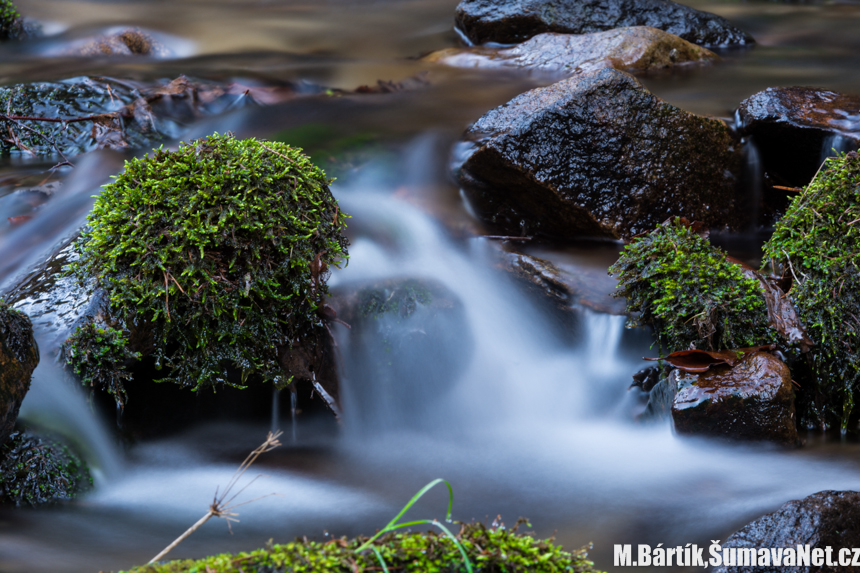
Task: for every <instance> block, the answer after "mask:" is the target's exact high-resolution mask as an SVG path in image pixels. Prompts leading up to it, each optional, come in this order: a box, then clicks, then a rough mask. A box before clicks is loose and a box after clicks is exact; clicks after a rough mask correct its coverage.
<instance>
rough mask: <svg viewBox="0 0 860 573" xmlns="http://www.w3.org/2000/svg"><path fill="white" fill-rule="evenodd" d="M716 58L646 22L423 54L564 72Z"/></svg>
mask: <svg viewBox="0 0 860 573" xmlns="http://www.w3.org/2000/svg"><path fill="white" fill-rule="evenodd" d="M716 59H718V56H717V55H716V54H714V53H713V52H711V51H710V50H707V49H705V48H702V47H700V46H697V45H695V44H692V43H690V42H688V41H686V40H683V39H681V38H679V37H678V36H675V35H673V34H669V33H667V32H664V31H662V30H658V29H657V28H650V27H647V26H635V27H629V28H618V29H614V30H607V31H605V32H595V33H592V34H577V35H573V34H553V33H546V34H538V35H537V36H534V37H533V38H531V39H529V40H527V41H525V42H523V43H522V44H518V45H516V46H514V47H512V48H506V49H493V48H487V47H477V48H462V49H461V48H451V49H447V50H442V51H439V52H434V53H432V54H430V55H429V56H427V57H426V58H425V60H427V61H433V62H439V63H442V64H446V65H449V66H455V67H463V68H472V67H474V68H500V67H516V68H524V69H529V70H540V71H545V72H558V73H561V74H566V75H573V74H577V73H582V72H591V71H596V70H599V69H602V68H616V69H619V70H627V71H645V70H649V69H657V68H670V67H673V66H676V65H680V64H686V63H692V62H708V61H713V60H716Z"/></svg>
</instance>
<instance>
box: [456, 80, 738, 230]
mask: <svg viewBox="0 0 860 573" xmlns="http://www.w3.org/2000/svg"><path fill="white" fill-rule="evenodd" d="M465 139H466V140H469V141H471V142H474V146H475V147H474V151H473V152H472V154H471V155H469V157H468V158H467V159H466V161H465V163H464V164H463V167H462V169H461V170H460V172H459V178H460V183H461V185H462V186H463V188H464V190H465V191H466V193H467V195H468V197H469V199H470V201H471V203H472V207H473V209H474V211H475V213H476V214H477V215H478V216H479V217H481V218H482V219H484V220H485V221H486V222H488V223H490V224H491V225H493V226H494V227H495V228H497V229H499V230H500V231H501V232H504V234H508V235H544V236H549V237H553V238H557V239H562V240H569V239H573V238H577V237H583V236H586V237H587V236H592V237H610V238H614V239H617V238H627V237H631V236H633V235H636V234H638V233H640V232H643V231H648V230H651V229H653V228H654V227H656V226H657V225H658V224H659V223H661V222H662V221H665V220H666V219H668V218H669V217H675V216H680V217H687V218H688V219H690V220H697V221H701V222H703V223H704V224H706V225H708V226H711V227H722V226H728V227H732V228H737V227H739V226H741V225H743V224H744V222H745V221H744V217H743V216H742V212H741V214H740V215H739V209H738V205H737V203H738V202H739V201H738V197H737V173H739V171H740V168H741V163H740V155H739V150H738V149H737V145H736V144H737V141H736V139H735V137H734V136H733V134H732V133H731V132H730V131H729V129H728V127H727V126H726V125H725V123H723V122H722V121H719V120H717V119H711V118H707V117H702V116H698V115H694V114H692V113H689V112H686V111H683V110H681V109H678V108H677V107H675V106H673V105H670V104H668V103H666V102H664V101H662V100H660V99H659V98H658V97H656V96H654V95H653V94H651V93H650V92H649V91H648V90H647V89H645V87H644V86H643V85H642V84H641V83H639V82H638V81H637V80H636V79H635V78H633V77H632V76H630V75H629V74H626V73H624V72H621V71H618V70H615V69H603V70H600V71H597V72H591V73H584V74H578V75H575V76H573V77H571V78H568V79H566V80H562V81H560V82H557V83H555V84H553V85H550V86H547V87H543V88H537V89H534V90H531V91H528V92H526V93H524V94H522V95H519V96H517V97H516V98H514V99H513V100H511V101H509V102H508V103H506V104H504V105H502V106H499V107H498V108H496V109H494V110H492V111H490V112H488V113H486V114H485V115H484V116H483V117H482V118H480V119H479V120H478V121H477V122H476V123H475V124H474V125H473V126H472V127H471V128H470V129H469V130H468V131H467V132H466V136H465Z"/></svg>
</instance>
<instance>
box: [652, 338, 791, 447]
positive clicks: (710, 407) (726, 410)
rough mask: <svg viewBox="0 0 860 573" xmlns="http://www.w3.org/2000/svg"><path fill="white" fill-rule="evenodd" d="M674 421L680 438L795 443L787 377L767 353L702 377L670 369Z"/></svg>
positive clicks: (714, 369)
mask: <svg viewBox="0 0 860 573" xmlns="http://www.w3.org/2000/svg"><path fill="white" fill-rule="evenodd" d="M669 384H672V385H675V386H676V388H677V392H676V393H675V397H674V399H673V401H672V419H673V420H674V421H675V430H676V431H677V432H678V433H680V434H696V435H708V436H720V437H725V438H731V439H739V440H754V441H758V440H767V441H771V442H776V443H779V444H784V445H796V444H797V443H798V436H797V423H796V419H795V411H794V389H793V388H792V383H791V372H789V370H788V366H786V365H785V363H784V362H782V360H780V359H779V358H777V357H776V356H774V355H772V354H770V353H768V352H762V351H758V352H753V353H752V354H749V355H747V356H745V357H744V358H743V360H741V361H740V362H739V363H738V364H736V365H735V366H734V367H729V366H728V365H720V366H715V367H712V368H711V369H710V370H708V371H706V372H704V373H701V374H692V373H687V372H683V371H681V370H674V371H673V372H672V373H671V374H670V376H669Z"/></svg>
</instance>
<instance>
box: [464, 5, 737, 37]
mask: <svg viewBox="0 0 860 573" xmlns="http://www.w3.org/2000/svg"><path fill="white" fill-rule="evenodd" d="M456 22H457V27H458V28H459V29H460V30H461V31H462V32H463V33H464V34H465V35H466V37H467V38H469V40H471V41H472V42H474V43H476V44H483V43H486V42H499V43H502V44H512V43H515V42H522V41H524V40H527V39H529V38H531V37H532V36H535V35H537V34H541V33H544V32H559V33H562V34H587V33H591V32H601V31H604V30H610V29H612V28H620V27H623V26H650V27H652V28H658V29H660V30H665V31H666V32H669V33H670V34H675V35H676V36H680V37H681V38H684V39H685V40H687V41H688V42H693V43H694V44H700V45H705V46H722V45H729V44H740V45H744V44H752V43H753V42H754V40H753V39H752V37H751V36H750V35H749V34H747V33H746V32H743V31H741V30H739V29H738V28H736V27H734V26H733V25H732V24H730V23H729V22H728V20H726V19H725V18H721V17H720V16H717V15H715V14H710V13H708V12H700V11H699V10H695V9H693V8H690V7H688V6H684V5H682V4H677V3H675V2H672V1H671V0H504V1H502V2H498V1H495V0H462V1H461V2H460V4H459V5H458V6H457V16H456Z"/></svg>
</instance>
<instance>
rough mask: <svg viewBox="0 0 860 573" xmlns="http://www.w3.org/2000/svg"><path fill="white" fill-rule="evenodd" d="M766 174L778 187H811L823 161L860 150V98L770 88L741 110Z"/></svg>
mask: <svg viewBox="0 0 860 573" xmlns="http://www.w3.org/2000/svg"><path fill="white" fill-rule="evenodd" d="M738 120H739V124H740V130H741V133H742V134H744V135H747V136H752V138H753V140H754V141H755V143H756V144H757V145H758V147H759V151H760V153H761V157H762V162H763V164H764V169H765V170H766V171H767V172H768V173H769V174H770V175H771V176H772V178H773V179H774V182H775V183H777V184H779V185H790V186H794V187H800V186H803V185H806V184H808V183H809V182H810V180H811V179H812V177H813V176H814V175H815V173H816V171H818V168H819V167H820V166H821V163H822V162H823V161H824V158H826V157H828V156H832V155H833V149H834V148H835V150H836V151H838V152H845V151H857V149H860V95H846V94H841V93H838V92H833V91H828V90H822V89H817V88H810V87H787V88H768V89H766V90H764V91H760V92H758V93H757V94H755V95H752V96H750V97H749V98H747V99H745V100H744V101H743V102H741V104H740V106H739V107H738Z"/></svg>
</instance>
